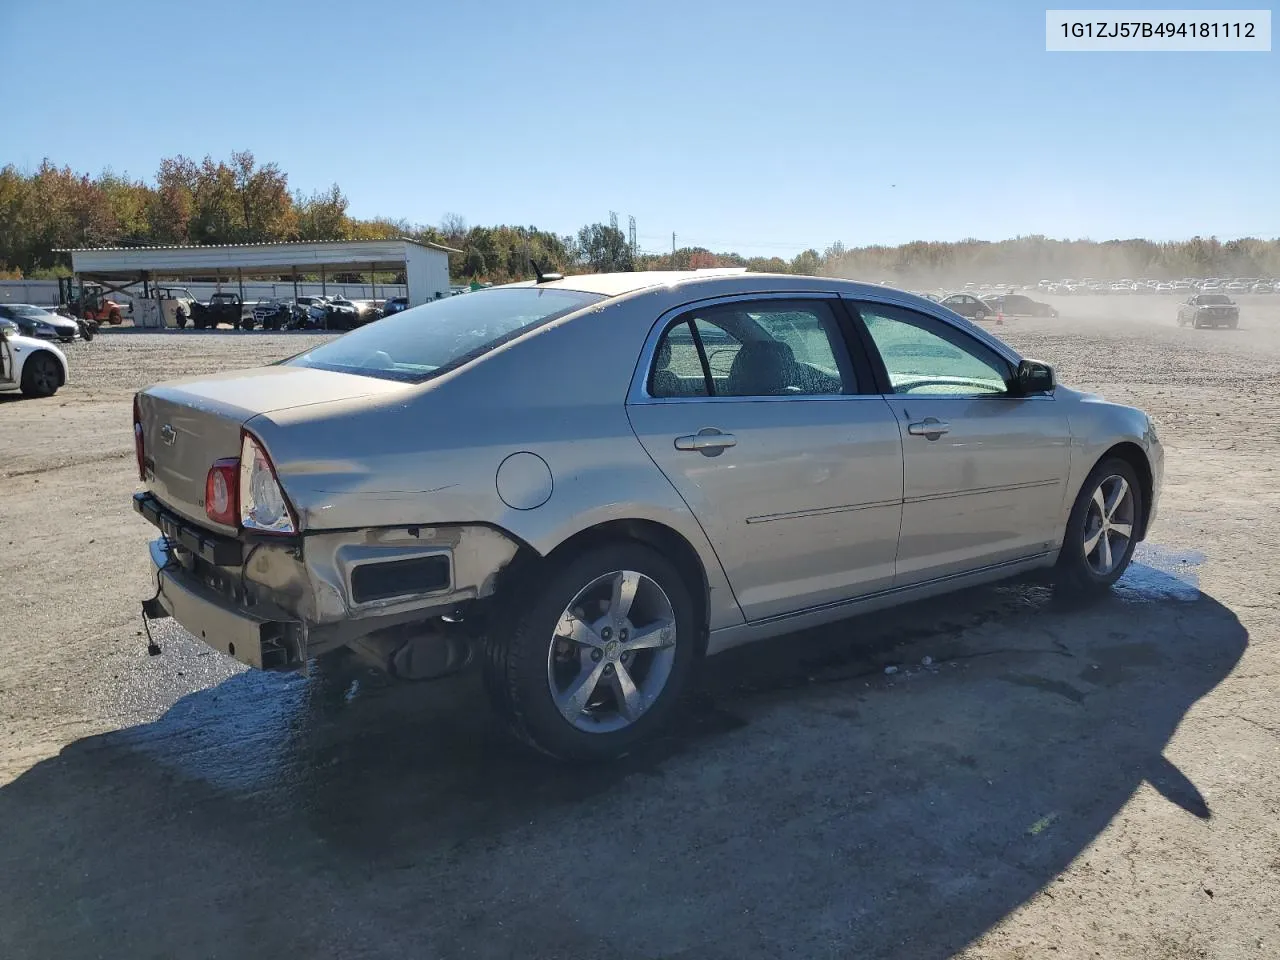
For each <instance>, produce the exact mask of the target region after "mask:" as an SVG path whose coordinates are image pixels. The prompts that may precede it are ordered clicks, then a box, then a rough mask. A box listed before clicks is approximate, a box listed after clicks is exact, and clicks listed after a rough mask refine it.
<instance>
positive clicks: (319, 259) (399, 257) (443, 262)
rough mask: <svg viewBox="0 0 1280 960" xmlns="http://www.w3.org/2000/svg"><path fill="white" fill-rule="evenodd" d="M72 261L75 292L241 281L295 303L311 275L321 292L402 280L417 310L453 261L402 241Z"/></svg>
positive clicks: (108, 254) (108, 253)
mask: <svg viewBox="0 0 1280 960" xmlns="http://www.w3.org/2000/svg"><path fill="white" fill-rule="evenodd" d="M57 252H58V253H69V254H70V255H71V269H72V272H73V273H74V274H75V279H76V282H77V283H78V284H81V285H82V284H83V283H84V282H85V281H93V282H96V283H100V284H102V286H103V287H105V288H106V289H107V291H109V292H111V293H128V294H129V295H130V296H134V295H136V292H134V291H132V290H131V289H130V288H132V287H136V286H137V285H138V284H141V285H142V291H141V293H142V297H143V299H147V298H148V297H149V296H150V292H151V291H150V288H151V284H152V283H153V282H154V281H158V280H164V281H175V280H187V281H191V280H199V279H206V278H207V279H210V280H217V281H219V282H223V281H225V282H228V283H238V284H239V285H240V293H241V297H243V295H244V281H245V279H246V278H255V277H272V278H275V279H281V278H290V277H291V278H292V279H293V284H294V295H295V297H296V296H297V292H298V289H297V287H298V281H299V279H300V277H301V276H302V275H315V276H318V277H319V278H320V282H321V285H322V287H323V285H325V284H326V283H327V282H328V280H329V279H332V278H333V276H334V275H335V274H346V273H368V274H369V275H370V279H371V280H372V277H373V274H375V273H385V272H396V273H403V274H404V276H405V284H406V286H407V288H408V297H409V305H410V306H417V305H418V304H420V303H426V302H427V301H429V300H435V299H437V298H439V297H444V296H448V294H449V254H450V253H460V252H461V251H459V250H454V249H453V248H452V247H446V246H443V245H442V244H438V243H427V242H422V241H418V240H409V239H407V238H404V237H400V238H396V239H393V240H307V241H299V242H290V243H228V244H214V245H209V246H167V247H90V248H85V249H78V250H77V249H67V250H58V251H57Z"/></svg>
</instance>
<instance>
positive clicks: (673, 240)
mask: <svg viewBox="0 0 1280 960" xmlns="http://www.w3.org/2000/svg"><path fill="white" fill-rule="evenodd" d="M675 255H676V232H675V231H674V230H672V231H671V256H672V258H673V259H674V257H675ZM671 265H672V266H673V267H674V266H675V263H674V262H673V263H672V264H671Z"/></svg>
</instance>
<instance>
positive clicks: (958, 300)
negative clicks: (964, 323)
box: [941, 293, 996, 320]
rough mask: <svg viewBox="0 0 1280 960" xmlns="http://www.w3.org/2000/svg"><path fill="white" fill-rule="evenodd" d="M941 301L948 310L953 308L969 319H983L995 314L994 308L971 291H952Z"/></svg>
mask: <svg viewBox="0 0 1280 960" xmlns="http://www.w3.org/2000/svg"><path fill="white" fill-rule="evenodd" d="M941 303H942V305H943V306H944V307H946V308H947V309H948V310H953V311H955V312H956V313H958V314H960V316H962V317H967V318H968V319H970V320H985V319H987V317H991V316H994V315H995V312H996V311H995V308H994V307H992V306H990V305H989V304H987V303H986V302H985V301H983V300H979V299H978V298H977V297H975V296H974V295H973V294H971V293H953V294H951V296H949V297H943V298H942V300H941Z"/></svg>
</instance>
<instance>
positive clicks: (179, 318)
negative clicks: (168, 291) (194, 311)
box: [173, 307, 187, 330]
mask: <svg viewBox="0 0 1280 960" xmlns="http://www.w3.org/2000/svg"><path fill="white" fill-rule="evenodd" d="M173 322H174V323H176V324H177V325H178V329H179V330H185V329H186V328H187V311H185V310H183V309H182V308H181V307H179V308H178V309H177V310H175V311H174V314H173Z"/></svg>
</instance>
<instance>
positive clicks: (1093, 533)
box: [1055, 457, 1146, 594]
mask: <svg viewBox="0 0 1280 960" xmlns="http://www.w3.org/2000/svg"><path fill="white" fill-rule="evenodd" d="M1145 510H1146V504H1145V503H1143V498H1142V486H1141V484H1139V482H1138V475H1137V472H1136V471H1135V470H1134V469H1133V466H1132V465H1131V464H1130V463H1129V462H1128V461H1127V460H1122V459H1120V458H1119V457H1110V458H1108V459H1106V460H1103V461H1102V462H1101V463H1099V464H1098V465H1097V466H1096V467H1094V468H1093V470H1092V472H1090V474H1089V476H1088V478H1087V479H1086V480H1085V482H1084V484H1083V486H1081V488H1080V494H1079V496H1077V497H1076V502H1075V504H1074V505H1073V506H1072V508H1071V516H1070V518H1069V519H1068V520H1067V531H1066V535H1065V536H1064V537H1063V541H1062V551H1061V553H1060V554H1059V555H1058V567H1057V573H1056V577H1055V579H1056V582H1057V585H1058V586H1059V587H1060V588H1062V589H1064V590H1065V591H1066V592H1068V593H1071V594H1096V593H1101V592H1102V591H1104V590H1106V589H1107V588H1109V587H1110V586H1111V585H1112V584H1113V583H1115V582H1116V581H1117V580H1119V579H1120V577H1121V576H1122V575H1123V574H1124V572H1125V570H1126V569H1127V568H1128V566H1129V562H1130V561H1131V560H1132V559H1133V550H1134V547H1135V546H1136V545H1137V542H1138V541H1137V536H1138V533H1139V531H1140V530H1141V525H1142V523H1143V518H1144V517H1145V513H1144V511H1145Z"/></svg>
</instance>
